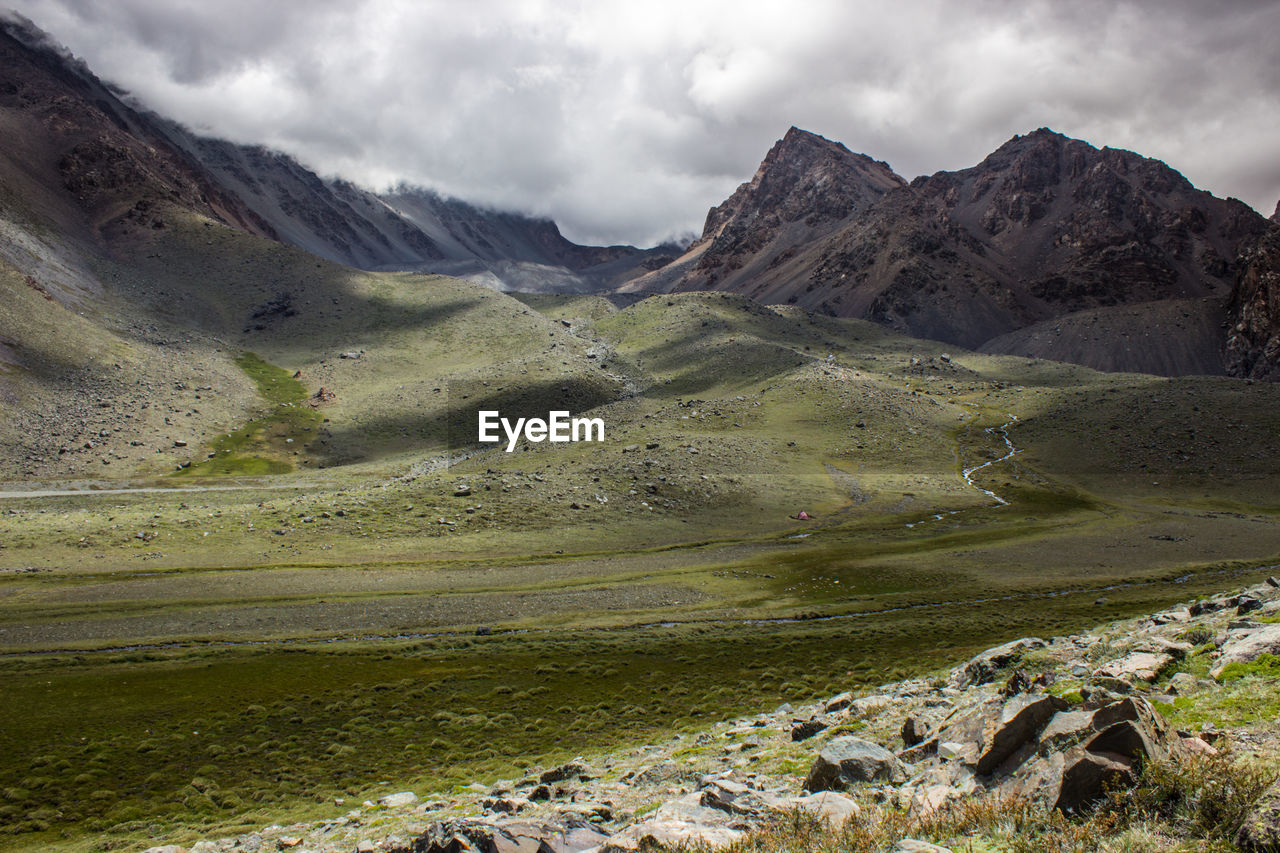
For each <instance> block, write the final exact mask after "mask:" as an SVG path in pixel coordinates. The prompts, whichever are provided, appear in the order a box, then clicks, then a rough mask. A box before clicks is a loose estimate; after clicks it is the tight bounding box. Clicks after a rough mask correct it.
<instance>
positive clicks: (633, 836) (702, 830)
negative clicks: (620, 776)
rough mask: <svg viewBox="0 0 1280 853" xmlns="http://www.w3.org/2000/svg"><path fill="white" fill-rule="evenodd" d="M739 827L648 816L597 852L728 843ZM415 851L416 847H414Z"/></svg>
mask: <svg viewBox="0 0 1280 853" xmlns="http://www.w3.org/2000/svg"><path fill="white" fill-rule="evenodd" d="M742 835H743V833H742V831H741V830H738V829H731V828H730V827H727V826H706V825H703V824H698V823H691V822H688V821H680V820H666V819H661V818H650V819H649V820H644V821H641V822H640V823H635V824H632V825H631V826H628V827H627V828H626V829H624V830H622V832H619V833H618V834H616V835H613V836H610V837H609V839H608V840H606V841H605V842H604V843H603V844H601V845H600V847H599V851H598V853H635V851H639V850H642V849H646V850H647V849H650V848H653V847H680V848H685V847H695V848H696V847H705V848H712V849H714V848H719V847H728V846H729V845H730V844H733V843H734V842H736V841H737V840H738V839H740V838H742ZM415 853H416V851H415Z"/></svg>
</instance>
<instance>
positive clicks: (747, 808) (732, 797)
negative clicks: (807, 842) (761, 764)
mask: <svg viewBox="0 0 1280 853" xmlns="http://www.w3.org/2000/svg"><path fill="white" fill-rule="evenodd" d="M699 797H700V800H699V802H700V805H702V806H703V807H706V808H712V809H717V810H719V811H722V812H726V813H729V814H735V815H746V816H752V817H763V816H764V815H766V814H767V813H769V812H773V811H778V810H781V809H784V808H786V805H787V803H786V802H785V801H784V800H781V799H779V798H778V797H775V796H774V795H772V794H769V793H767V792H765V791H758V790H756V789H754V788H751V787H748V786H747V785H743V784H742V783H740V782H734V781H733V780H732V779H712V780H710V781H708V782H707V783H706V784H705V785H703V787H702V790H701V791H700V792H699Z"/></svg>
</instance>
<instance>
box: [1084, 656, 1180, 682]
mask: <svg viewBox="0 0 1280 853" xmlns="http://www.w3.org/2000/svg"><path fill="white" fill-rule="evenodd" d="M1173 657H1174V656H1173V654H1172V653H1170V652H1137V651H1135V652H1129V654H1127V655H1125V656H1124V657H1122V658H1118V659H1116V660H1113V661H1108V662H1107V663H1105V664H1103V665H1102V666H1100V667H1098V668H1097V669H1096V670H1095V671H1094V673H1093V674H1094V677H1096V678H1119V679H1123V680H1126V681H1133V680H1135V679H1137V680H1141V681H1155V680H1156V679H1157V678H1159V677H1160V673H1162V672H1164V671H1165V669H1166V668H1168V666H1169V664H1171V663H1173Z"/></svg>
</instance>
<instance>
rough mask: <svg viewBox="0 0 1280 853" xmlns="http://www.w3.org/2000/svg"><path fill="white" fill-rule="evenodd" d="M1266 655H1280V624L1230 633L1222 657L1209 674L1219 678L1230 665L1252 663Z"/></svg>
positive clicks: (1223, 646)
mask: <svg viewBox="0 0 1280 853" xmlns="http://www.w3.org/2000/svg"><path fill="white" fill-rule="evenodd" d="M1264 654H1273V655H1274V654H1280V624H1268V625H1263V626H1261V627H1259V628H1253V629H1246V630H1243V631H1232V632H1229V633H1228V635H1227V641H1226V642H1225V643H1224V644H1223V645H1222V655H1221V657H1219V658H1218V662H1217V664H1215V665H1214V667H1213V669H1211V670H1209V674H1210V675H1212V676H1213V677H1214V678H1218V677H1219V676H1221V675H1222V671H1223V670H1224V669H1226V668H1227V667H1228V666H1229V665H1230V664H1233V663H1251V662H1253V661H1255V660H1257V659H1258V658H1259V657H1260V656H1262V655H1264Z"/></svg>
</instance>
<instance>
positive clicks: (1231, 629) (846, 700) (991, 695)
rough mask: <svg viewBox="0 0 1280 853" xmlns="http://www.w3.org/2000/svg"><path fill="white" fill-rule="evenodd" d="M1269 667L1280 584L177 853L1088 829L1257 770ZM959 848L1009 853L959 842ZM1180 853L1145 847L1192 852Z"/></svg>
mask: <svg viewBox="0 0 1280 853" xmlns="http://www.w3.org/2000/svg"><path fill="white" fill-rule="evenodd" d="M1277 653H1280V581H1277V580H1276V579H1271V580H1270V581H1268V582H1267V583H1264V584H1260V585H1258V586H1255V587H1250V588H1248V589H1244V590H1237V591H1233V592H1231V593H1227V594H1223V595H1220V596H1217V597H1215V598H1211V599H1204V600H1200V601H1196V602H1188V603H1186V604H1184V605H1180V606H1175V607H1172V608H1169V609H1167V610H1164V611H1161V612H1159V613H1156V614H1153V615H1150V616H1147V617H1144V618H1140V619H1132V620H1126V621H1123V622H1116V623H1111V624H1108V625H1104V626H1100V627H1099V628H1097V629H1096V630H1094V631H1091V632H1089V633H1086V634H1080V635H1074V636H1067V637H1056V638H1049V639H1041V638H1023V639H1020V640H1015V641H1013V642H1010V643H1006V644H1004V645H1002V646H999V647H996V648H994V649H990V650H988V651H986V652H983V653H981V654H979V655H977V656H975V657H974V658H973V659H971V660H969V661H967V662H965V663H962V664H960V665H959V666H957V667H955V668H954V669H952V670H950V671H945V672H940V673H938V674H937V676H936V677H933V678H917V679H912V680H908V681H901V682H896V683H891V684H884V685H882V686H881V687H879V688H878V689H876V690H874V691H870V692H863V693H862V694H861V695H854V694H851V693H844V694H840V695H836V696H833V697H830V698H829V699H827V700H825V701H822V702H817V703H809V704H804V705H798V706H796V707H792V706H791V705H783V706H781V707H779V708H777V709H776V710H775V711H773V712H771V713H765V714H759V715H757V716H754V717H744V718H738V719H732V720H724V721H721V722H719V723H717V724H715V725H713V726H711V727H709V728H707V729H706V730H704V731H702V732H701V733H698V734H696V735H677V736H674V737H673V738H672V739H670V740H667V741H663V742H658V743H649V744H643V745H638V746H635V747H632V748H625V749H619V750H618V751H616V752H612V753H608V754H601V755H593V756H585V757H583V758H580V759H578V760H575V761H572V762H569V763H567V764H565V765H562V766H559V767H551V768H540V767H534V768H531V769H529V770H528V771H527V772H526V773H525V774H524V775H522V776H520V777H518V778H513V779H510V780H500V781H497V782H496V783H491V784H482V783H480V782H477V783H474V784H472V785H470V786H467V787H461V788H457V789H455V790H451V791H441V792H425V791H424V792H409V791H400V792H396V791H388V792H387V794H386V795H385V796H383V797H380V798H379V799H377V801H376V802H375V801H366V802H363V803H348V802H341V801H338V802H336V803H335V809H336V810H341V811H342V813H341V815H340V816H338V817H335V818H333V819H331V820H326V821H322V822H319V823H310V824H298V825H292V826H270V827H265V828H263V829H261V830H259V831H257V832H253V833H250V834H247V835H241V836H239V837H235V838H223V839H217V840H204V841H200V842H198V843H196V844H194V845H192V846H191V847H190V848H189V851H190V853H213V851H240V850H243V851H259V850H262V851H265V850H275V849H296V850H301V851H312V853H340V851H341V853H350V851H387V852H389V851H415V853H417V851H427V853H443V851H467V850H484V851H503V853H506V851H531V853H532V851H556V852H557V853H560V851H582V850H597V849H598V850H599V851H600V853H608V851H626V850H636V849H640V848H641V847H646V846H648V845H652V844H655V843H656V844H658V845H667V846H681V845H694V846H698V845H706V846H709V847H724V846H731V845H737V846H744V845H746V844H747V843H749V842H750V841H751V837H752V836H751V833H752V832H753V831H756V830H758V829H759V828H760V827H761V826H763V825H764V824H766V823H767V822H768V821H769V820H770V819H771V818H776V816H777V815H778V814H780V813H787V812H792V813H795V812H799V813H808V814H810V815H813V816H816V817H818V818H820V819H822V820H824V821H827V822H829V823H831V824H837V825H838V824H842V823H849V824H853V823H857V822H859V821H863V822H865V821H870V820H882V819H884V818H885V816H886V815H889V814H892V815H894V816H895V822H894V825H895V826H896V827H900V831H898V832H896V833H895V834H897V835H898V836H899V837H897V838H892V839H890V843H891V844H896V847H895V849H898V850H903V851H906V850H939V849H942V850H945V849H949V848H948V847H938V846H931V842H924V841H921V840H919V839H913V838H909V837H907V836H908V835H909V834H910V830H911V828H912V827H913V826H916V827H920V826H925V825H928V826H932V827H933V829H932V830H931V834H932V835H934V836H936V835H937V834H938V830H937V827H938V825H939V824H937V823H936V822H935V823H933V824H926V823H924V822H922V821H926V820H927V819H928V818H929V817H930V816H931V815H937V814H939V813H941V812H944V811H945V810H946V809H948V808H955V807H956V806H957V805H963V804H964V803H966V802H974V801H977V800H980V799H982V798H1005V799H1006V800H1007V799H1010V798H1017V799H1019V800H1020V801H1022V802H1024V803H1029V804H1030V805H1031V806H1032V807H1035V808H1040V809H1044V810H1053V809H1057V810H1059V811H1065V812H1068V813H1072V814H1085V813H1087V812H1088V810H1089V808H1090V804H1091V803H1092V802H1094V801H1096V800H1097V799H1099V798H1101V797H1102V796H1104V794H1105V793H1106V792H1107V790H1109V789H1110V790H1114V789H1115V787H1116V786H1124V785H1129V784H1133V783H1134V781H1135V780H1136V778H1137V774H1138V772H1139V770H1140V768H1141V766H1142V765H1143V764H1144V763H1146V764H1154V763H1164V764H1168V763H1172V764H1177V763H1186V762H1196V761H1201V760H1204V759H1206V758H1207V757H1212V756H1220V755H1228V754H1230V755H1234V756H1237V757H1240V758H1248V759H1250V760H1253V761H1255V762H1259V761H1260V762H1261V763H1262V764H1263V765H1265V766H1268V767H1269V766H1271V765H1272V764H1274V756H1275V754H1276V747H1277V733H1276V731H1275V728H1274V725H1273V724H1272V722H1273V719H1274V717H1275V714H1276V711H1277V710H1278V709H1280V687H1277V684H1276V679H1275V678H1274V673H1273V671H1272V670H1273V668H1274V664H1275V662H1276V661H1277V658H1275V657H1273V655H1276V654H1277ZM815 665H820V662H817V661H815ZM1271 775H1272V776H1274V775H1275V774H1274V772H1272V773H1271ZM1269 796H1270V797H1271V798H1273V799H1274V791H1273V792H1271V794H1268V795H1264V797H1263V798H1262V799H1263V805H1261V806H1259V807H1258V810H1257V813H1255V814H1254V815H1252V817H1251V818H1250V819H1249V820H1246V821H1245V823H1246V824H1248V825H1247V826H1246V828H1244V829H1241V830H1240V832H1239V835H1238V836H1237V839H1236V842H1237V843H1238V844H1239V845H1240V846H1242V847H1243V848H1244V849H1273V848H1271V847H1268V846H1267V844H1274V843H1276V841H1277V840H1278V839H1280V829H1277V826H1276V825H1274V824H1273V823H1271V820H1272V819H1271V818H1270V817H1269V814H1270V813H1269V812H1268V810H1267V808H1265V805H1266V802H1267V801H1268V797H1269ZM913 820H914V821H916V823H914V824H913V823H912V821H913ZM1233 829H1234V828H1233ZM157 840H162V839H157ZM933 841H936V842H942V843H943V844H945V843H947V839H946V838H937V837H935V838H933ZM979 841H981V839H979ZM956 842H957V843H960V842H963V844H964V845H966V846H965V847H964V848H963V849H968V850H978V849H1008V848H1006V847H1003V846H1002V845H1000V844H999V843H998V839H997V840H992V841H991V843H989V844H987V842H985V841H983V842H982V843H978V842H976V841H975V839H974V838H973V837H972V835H970V836H969V837H966V838H964V839H956ZM1190 843H1192V845H1193V846H1191V847H1176V846H1173V847H1168V848H1164V847H1160V848H1154V849H1197V847H1196V846H1195V844H1196V842H1195V839H1194V838H1193V839H1191V840H1190ZM982 844H987V846H982ZM975 845H976V846H975ZM744 849H745V847H744ZM886 849H887V848H886ZM1142 849H1148V848H1142ZM1206 849H1207V848H1206ZM182 850H183V848H181V847H177V846H159V847H153V848H151V851H149V853H179V851H182Z"/></svg>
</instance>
